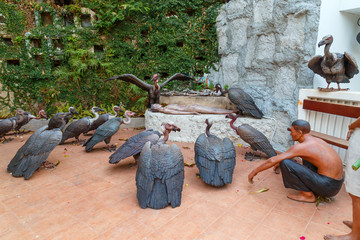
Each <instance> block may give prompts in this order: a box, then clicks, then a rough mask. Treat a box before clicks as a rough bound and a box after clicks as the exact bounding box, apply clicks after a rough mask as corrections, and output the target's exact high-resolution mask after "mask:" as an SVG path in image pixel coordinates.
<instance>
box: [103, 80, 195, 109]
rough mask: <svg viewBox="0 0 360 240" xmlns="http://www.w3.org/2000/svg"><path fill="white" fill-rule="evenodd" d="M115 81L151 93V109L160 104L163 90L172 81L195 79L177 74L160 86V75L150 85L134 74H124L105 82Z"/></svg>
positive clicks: (149, 104)
mask: <svg viewBox="0 0 360 240" xmlns="http://www.w3.org/2000/svg"><path fill="white" fill-rule="evenodd" d="M114 79H120V80H122V81H125V82H129V83H133V84H135V85H136V86H138V87H139V88H141V89H142V90H144V91H147V92H148V93H149V103H148V107H151V105H152V104H154V103H159V100H160V91H161V89H162V88H163V87H164V86H165V85H166V84H168V83H169V82H170V81H172V80H193V78H191V77H189V76H186V75H185V74H182V73H175V74H174V75H173V76H171V77H170V78H169V79H167V80H166V81H165V82H163V83H161V84H159V76H158V74H154V76H153V78H152V79H151V80H152V81H153V82H154V84H153V85H151V84H148V83H146V82H144V81H142V80H140V79H139V78H137V77H136V76H134V75H132V74H123V75H120V76H115V77H112V78H108V79H105V80H104V81H109V80H114Z"/></svg>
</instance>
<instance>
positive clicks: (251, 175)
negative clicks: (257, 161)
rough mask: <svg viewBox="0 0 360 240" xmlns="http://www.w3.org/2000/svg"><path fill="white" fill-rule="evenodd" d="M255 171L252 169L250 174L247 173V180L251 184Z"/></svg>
mask: <svg viewBox="0 0 360 240" xmlns="http://www.w3.org/2000/svg"><path fill="white" fill-rule="evenodd" d="M256 174H257V173H256V172H254V171H252V172H251V173H250V174H249V176H248V181H249V183H251V184H253V183H254V180H253V179H254V177H255V176H256Z"/></svg>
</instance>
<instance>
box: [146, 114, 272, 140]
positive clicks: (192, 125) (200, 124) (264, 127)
mask: <svg viewBox="0 0 360 240" xmlns="http://www.w3.org/2000/svg"><path fill="white" fill-rule="evenodd" d="M207 118H212V119H213V125H212V127H211V129H210V133H211V134H213V135H215V136H217V137H219V138H221V139H223V138H225V137H228V138H229V139H230V140H231V141H232V142H233V143H234V144H235V145H238V144H242V145H244V146H248V144H247V143H245V142H244V141H243V140H242V139H241V138H240V137H239V135H237V134H236V132H235V130H234V129H232V128H231V127H230V119H228V118H225V115H222V114H201V115H171V114H164V113H159V112H156V113H154V112H151V111H150V110H146V112H145V128H146V129H154V130H160V126H161V123H163V122H167V121H172V122H174V123H175V125H176V126H178V127H179V128H180V129H181V131H180V132H171V133H170V136H169V141H176V142H195V141H196V139H197V138H198V136H199V135H200V134H202V133H205V128H206V123H205V120H206V119H207ZM244 123H247V124H249V125H251V126H252V127H254V128H256V129H257V130H259V131H260V132H262V133H263V134H264V135H265V136H266V137H267V138H268V139H269V141H271V138H272V136H273V135H274V132H275V131H276V122H275V121H274V120H272V119H267V118H262V119H255V118H251V117H239V118H238V119H237V120H236V121H235V123H234V124H235V126H239V125H241V124H244Z"/></svg>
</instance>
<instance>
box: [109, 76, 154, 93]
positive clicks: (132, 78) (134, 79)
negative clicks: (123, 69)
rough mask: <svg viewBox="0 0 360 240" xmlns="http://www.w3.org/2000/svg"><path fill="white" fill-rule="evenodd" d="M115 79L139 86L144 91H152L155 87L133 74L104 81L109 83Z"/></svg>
mask: <svg viewBox="0 0 360 240" xmlns="http://www.w3.org/2000/svg"><path fill="white" fill-rule="evenodd" d="M114 79H120V80H122V81H125V82H128V83H132V84H135V85H136V86H138V87H139V88H141V89H142V90H144V91H149V89H151V88H152V87H153V85H151V84H148V83H146V82H144V81H142V80H140V79H139V78H137V77H136V76H134V75H132V74H123V75H119V76H115V77H112V78H108V79H105V80H104V81H109V80H114Z"/></svg>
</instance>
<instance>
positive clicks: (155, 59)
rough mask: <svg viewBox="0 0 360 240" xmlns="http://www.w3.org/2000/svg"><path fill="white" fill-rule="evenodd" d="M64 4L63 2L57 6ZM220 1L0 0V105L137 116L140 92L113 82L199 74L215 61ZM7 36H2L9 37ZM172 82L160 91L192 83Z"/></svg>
mask: <svg viewBox="0 0 360 240" xmlns="http://www.w3.org/2000/svg"><path fill="white" fill-rule="evenodd" d="M64 3H66V4H64ZM221 4H222V1H216V0H215V1H214V0H212V1H210V0H203V1H200V0H181V1H180V0H172V1H164V0H152V1H150V0H127V1H125V0H123V1H119V0H68V1H60V0H59V1H56V0H51V1H50V0H47V1H46V0H44V1H43V2H42V3H39V2H38V1H36V0H27V1H18V0H5V1H1V2H0V14H1V15H0V32H1V34H2V41H0V60H1V64H0V68H1V71H2V74H1V76H0V84H1V91H2V92H3V94H1V95H0V106H1V109H4V108H5V107H8V108H10V110H11V111H14V110H15V109H16V108H18V107H22V108H24V109H26V110H27V111H37V110H39V109H40V108H44V109H46V110H47V112H48V113H49V114H52V113H54V112H56V111H58V110H59V109H61V108H63V106H65V105H66V106H67V105H72V106H75V107H76V106H80V105H81V106H82V108H84V109H86V108H90V107H91V106H93V105H99V106H100V105H101V106H104V107H105V108H109V109H111V108H110V106H113V105H114V104H118V103H119V102H120V101H121V102H123V103H124V104H125V106H126V107H127V108H128V109H131V110H133V111H136V112H138V113H140V114H141V113H143V112H144V110H145V106H146V103H147V93H146V92H143V91H142V90H141V89H140V88H138V87H137V86H135V85H131V84H128V83H125V82H120V81H110V82H106V83H104V82H103V79H106V78H108V77H111V76H114V75H120V74H124V73H131V74H134V75H135V76H137V77H139V78H140V79H144V80H145V81H150V79H151V77H152V75H153V74H155V73H159V75H160V79H161V80H165V79H167V78H168V77H170V76H171V75H172V74H174V73H176V72H181V73H185V74H188V75H190V76H191V77H195V78H196V77H201V76H202V75H203V74H204V73H207V72H208V71H209V69H210V68H211V67H213V64H214V63H216V62H217V61H218V55H217V36H216V28H215V21H216V17H217V15H218V9H219V7H220V6H221ZM9 39H10V40H9ZM194 86H196V84H194V83H192V84H190V83H188V82H176V81H173V82H172V83H171V84H169V86H167V87H168V88H176V89H179V88H181V87H183V88H185V87H194Z"/></svg>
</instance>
